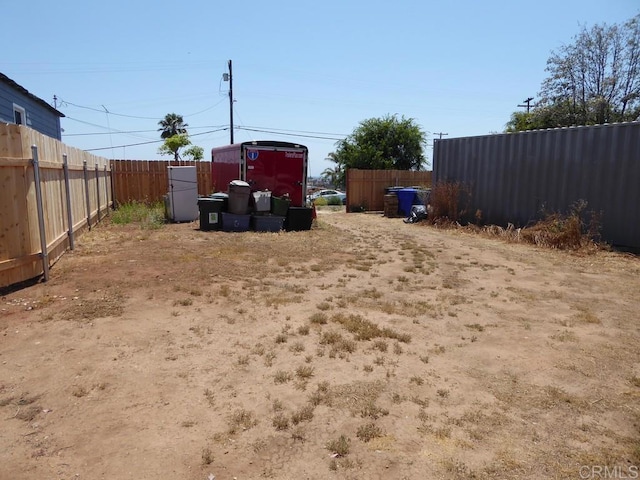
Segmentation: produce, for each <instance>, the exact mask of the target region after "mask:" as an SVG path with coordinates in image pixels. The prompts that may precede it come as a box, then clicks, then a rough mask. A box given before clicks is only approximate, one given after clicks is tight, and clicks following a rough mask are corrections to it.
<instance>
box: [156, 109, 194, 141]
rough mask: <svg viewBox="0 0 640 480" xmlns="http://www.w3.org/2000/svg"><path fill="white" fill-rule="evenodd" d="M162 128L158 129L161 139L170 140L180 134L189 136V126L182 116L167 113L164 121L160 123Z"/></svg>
mask: <svg viewBox="0 0 640 480" xmlns="http://www.w3.org/2000/svg"><path fill="white" fill-rule="evenodd" d="M158 125H160V128H159V129H158V131H159V132H162V133H161V134H160V138H164V139H167V138H170V137H173V136H175V135H179V134H185V135H186V134H187V127H188V126H189V125H188V124H186V123H184V119H183V118H182V115H178V114H177V113H167V114H166V115H165V116H164V118H163V119H162V120H160V121H159V122H158Z"/></svg>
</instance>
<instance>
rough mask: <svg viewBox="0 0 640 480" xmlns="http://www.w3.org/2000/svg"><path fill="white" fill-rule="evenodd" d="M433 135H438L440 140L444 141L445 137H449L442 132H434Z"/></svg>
mask: <svg viewBox="0 0 640 480" xmlns="http://www.w3.org/2000/svg"><path fill="white" fill-rule="evenodd" d="M433 134H434V135H438V136H439V137H440V138H439V139H438V140H442V136H443V135H449V134H448V133H442V132H433Z"/></svg>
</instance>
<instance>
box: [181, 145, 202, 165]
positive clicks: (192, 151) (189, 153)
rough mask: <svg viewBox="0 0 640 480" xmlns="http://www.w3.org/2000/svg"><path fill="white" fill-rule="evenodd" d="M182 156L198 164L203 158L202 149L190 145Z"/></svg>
mask: <svg viewBox="0 0 640 480" xmlns="http://www.w3.org/2000/svg"><path fill="white" fill-rule="evenodd" d="M183 155H184V156H185V157H187V158H189V159H190V160H195V161H196V162H199V161H200V160H202V159H203V158H204V149H203V148H202V147H198V146H197V145H191V146H190V147H189V148H187V149H186V150H185V151H184V152H183Z"/></svg>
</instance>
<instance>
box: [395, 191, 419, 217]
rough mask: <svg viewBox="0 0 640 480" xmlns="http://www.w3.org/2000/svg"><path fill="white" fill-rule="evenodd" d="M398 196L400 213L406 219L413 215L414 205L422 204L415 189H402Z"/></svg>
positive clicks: (397, 193)
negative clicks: (412, 208) (412, 207)
mask: <svg viewBox="0 0 640 480" xmlns="http://www.w3.org/2000/svg"><path fill="white" fill-rule="evenodd" d="M396 195H397V196H398V213H400V214H401V215H403V216H405V217H408V216H409V215H410V214H411V206H412V205H420V204H422V201H421V200H420V198H419V197H418V190H417V189H415V188H401V189H400V190H398V191H397V192H396Z"/></svg>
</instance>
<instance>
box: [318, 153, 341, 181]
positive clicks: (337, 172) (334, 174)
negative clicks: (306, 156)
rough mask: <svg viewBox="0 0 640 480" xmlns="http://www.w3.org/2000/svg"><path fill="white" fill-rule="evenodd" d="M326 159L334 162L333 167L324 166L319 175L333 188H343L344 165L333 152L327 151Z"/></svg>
mask: <svg viewBox="0 0 640 480" xmlns="http://www.w3.org/2000/svg"><path fill="white" fill-rule="evenodd" d="M326 160H329V161H331V162H334V163H335V164H336V165H335V167H333V168H331V167H328V168H325V169H324V171H323V172H322V173H321V174H320V175H321V176H322V178H324V179H326V180H327V181H328V182H329V183H330V184H331V185H332V186H333V187H334V188H344V180H345V179H344V165H343V164H342V163H341V162H340V159H339V158H338V156H337V155H336V154H335V152H331V153H329V154H328V155H327V158H326Z"/></svg>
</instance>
